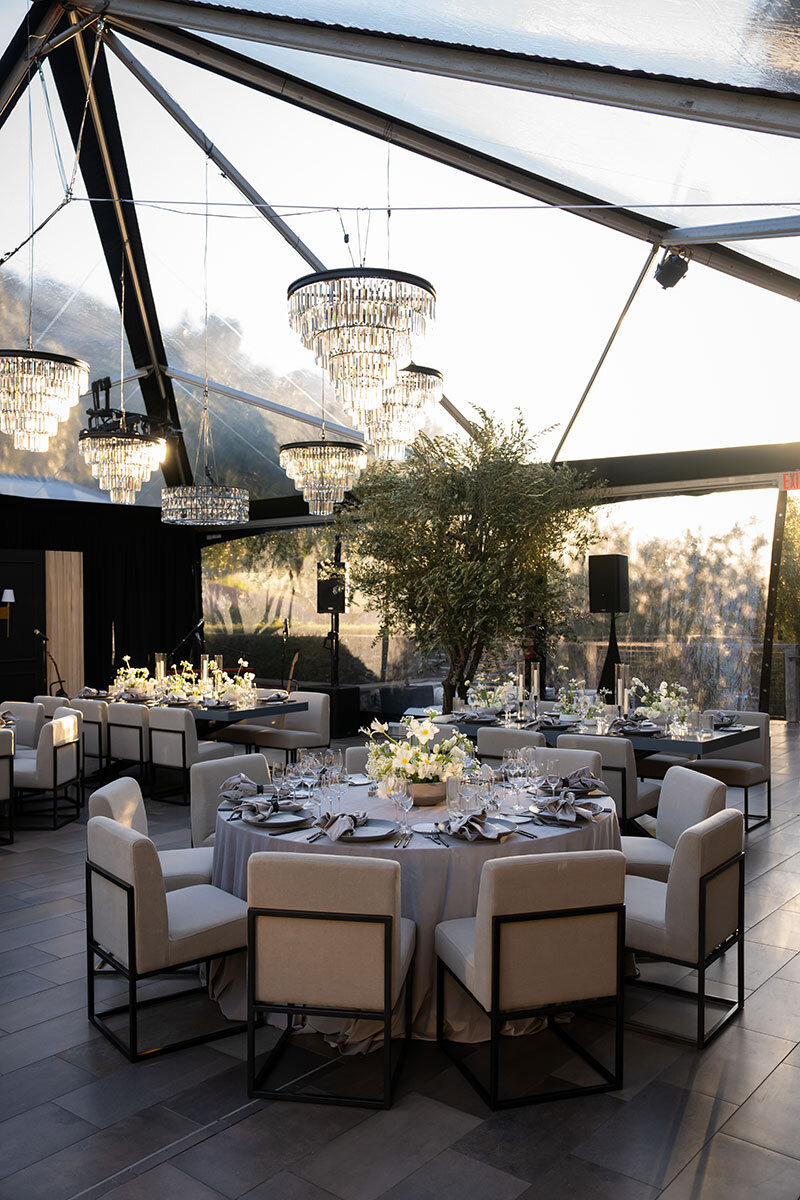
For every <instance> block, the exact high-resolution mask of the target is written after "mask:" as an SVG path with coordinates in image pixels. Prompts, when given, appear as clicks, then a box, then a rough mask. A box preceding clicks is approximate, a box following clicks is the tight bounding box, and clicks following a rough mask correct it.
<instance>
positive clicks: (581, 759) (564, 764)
mask: <svg viewBox="0 0 800 1200" xmlns="http://www.w3.org/2000/svg"><path fill="white" fill-rule="evenodd" d="M533 756H534V761H535V763H536V766H537V768H538V769H539V770H542V769H543V768H544V765H545V762H546V761H547V760H548V759H549V758H554V759H556V760H557V762H558V772H559V774H560V775H570V774H571V773H572V772H573V771H577V770H579V769H580V768H582V767H586V768H588V770H590V771H591V772H592V773H593V774H594V775H596V776H597V778H598V779H599V778H600V776H601V775H602V773H603V760H602V758H601V757H600V755H599V754H598V753H597V751H596V750H561V749H560V748H559V749H558V750H550V749H549V748H545V749H543V750H534V752H533Z"/></svg>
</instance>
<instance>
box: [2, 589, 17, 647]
mask: <svg viewBox="0 0 800 1200" xmlns="http://www.w3.org/2000/svg"><path fill="white" fill-rule="evenodd" d="M15 599H16V597H15V596H14V589H13V588H4V590H3V594H2V596H0V621H5V623H6V637H11V605H12V604H13V603H14V601H15Z"/></svg>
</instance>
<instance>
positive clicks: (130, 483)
mask: <svg viewBox="0 0 800 1200" xmlns="http://www.w3.org/2000/svg"><path fill="white" fill-rule="evenodd" d="M126 249H127V243H125V244H123V247H122V272H121V275H120V306H119V309H120V337H119V408H111V407H110V403H109V392H110V388H111V381H110V380H109V379H104V380H98V381H96V382H95V383H93V384H92V396H93V398H94V407H93V408H90V409H87V411H86V416H87V418H88V420H87V426H86V428H85V429H82V430H81V432H80V435H79V439H78V442H79V446H80V451H81V454H82V455H83V457H84V459H85V460H86V462H87V464H88V465H89V467H90V468H91V471H92V475H93V476H94V478H95V479H96V480H97V482H98V484H99V485H100V487H101V488H102V489H103V491H105V492H109V493H110V496H111V503H112V504H133V503H134V502H135V500H136V493H137V492H138V491H139V489H140V488H141V486H142V484H143V483H146V482H147V481H148V480H149V478H150V476H151V475H152V473H153V471H154V470H156V468H157V467H159V466H160V465H161V463H163V461H164V459H165V458H166V454H167V438H168V437H170V436H171V435H172V430H171V429H170V427H169V425H168V423H167V422H166V421H161V420H158V419H156V418H154V417H149V416H147V415H146V414H145V413H129V412H126V411H125V253H126ZM101 392H102V393H103V398H102V400H101Z"/></svg>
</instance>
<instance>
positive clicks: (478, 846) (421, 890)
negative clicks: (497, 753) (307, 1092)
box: [211, 787, 621, 1050]
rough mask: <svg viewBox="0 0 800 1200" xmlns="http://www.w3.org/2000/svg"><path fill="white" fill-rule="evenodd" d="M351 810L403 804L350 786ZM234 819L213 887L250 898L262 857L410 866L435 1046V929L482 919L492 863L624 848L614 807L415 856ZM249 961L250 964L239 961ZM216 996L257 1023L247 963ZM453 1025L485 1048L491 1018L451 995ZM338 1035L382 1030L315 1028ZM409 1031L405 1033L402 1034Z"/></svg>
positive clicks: (221, 823) (421, 841) (419, 977)
mask: <svg viewBox="0 0 800 1200" xmlns="http://www.w3.org/2000/svg"><path fill="white" fill-rule="evenodd" d="M342 808H343V810H344V811H348V812H355V811H357V810H359V809H362V810H364V809H365V810H367V811H368V813H369V815H370V816H371V817H382V818H385V819H396V815H397V814H396V811H395V809H394V806H393V805H391V804H387V803H386V801H384V800H380V799H379V798H378V797H376V796H370V795H369V789H368V788H367V787H350V788H348V789H347V791H346V792H345V795H344V800H343V804H342ZM229 818H230V813H229V812H219V813H217V823H216V837H215V842H214V866H213V874H212V880H211V882H212V883H213V884H214V886H215V887H219V888H223V889H224V890H225V891H226V892H231V893H232V894H233V895H235V896H240V897H241V898H242V899H246V898H247V861H248V859H249V857H250V855H251V854H254V853H256V852H260V851H269V850H282V851H290V852H291V851H297V852H299V853H303V854H309V853H310V854H362V855H368V856H371V857H375V858H393V859H395V860H396V861H397V862H399V863H400V865H401V867H402V913H403V916H404V917H409V918H410V919H411V920H412V921H414V922H415V924H416V926H417V949H416V957H415V974H414V997H413V1009H414V1022H413V1033H414V1037H416V1038H420V1039H422V1040H425V1041H432V1040H433V1039H434V1038H435V1036H436V1025H435V1018H436V1013H435V999H436V997H435V991H436V988H435V977H436V955H435V951H434V930H435V928H436V926H437V925H438V924H439V922H440V921H450V920H454V919H456V918H459V917H472V916H474V915H475V910H476V907H477V902H478V886H479V883H480V875H481V869H482V868H483V864H484V863H485V862H487V861H488V860H489V859H490V858H497V857H499V856H501V855H507V854H537V853H538V854H542V853H552V852H559V853H560V852H562V851H565V850H569V851H571V850H619V849H620V848H621V842H620V833H619V826H618V824H617V817H616V811H615V810H614V809H613V808H612V810H611V811H610V812H608V813H607V814H606V815H604V816H602V817H600V818H599V819H597V820H595V821H590V822H586V821H580V822H578V824H577V825H576V826H575V827H574V828H567V829H565V828H562V827H556V826H550V825H548V826H543V825H533V824H530V823H528V824H526V825H524V826H523V828H524V829H526V830H528V831H530V832H531V833H535V834H536V840H535V841H534V840H533V839H531V838H528V837H523V836H521V835H516V836H514V837H511V838H509V839H508V840H507V841H503V842H499V843H498V842H484V841H476V842H462V841H459V840H457V839H455V838H449V839H447V840H448V841H449V842H450V847H449V848H446V847H444V846H441V845H439V844H437V843H436V842H434V841H432V840H430V839H429V838H426V837H424V836H423V835H422V834H414V836H413V838H412V839H411V842H410V844H409V845H408V847H407V848H405V849H395V847H394V843H395V841H396V840H397V837H394V838H388V839H387V840H386V841H381V842H362V843H360V844H358V845H355V844H347V843H342V842H335V843H331V842H329V841H328V839H327V838H325V837H323V838H320V839H319V841H316V842H312V843H309V842H308V838H309V837H310V836H311V834H312V833H313V832H316V831H315V830H314V829H311V828H309V829H301V830H298V831H296V832H294V833H285V834H281V835H279V836H273V835H270V833H269V831H268V830H266V829H264V828H260V827H258V826H255V825H249V824H246V823H245V822H243V821H239V820H237V821H233V822H230V820H229ZM446 818H447V810H446V808H445V807H444V806H441V807H435V808H421V809H420V808H415V809H413V810H412V812H411V814H410V823H411V824H412V825H413V824H416V823H418V822H422V821H443V820H446ZM237 957H242V956H237ZM211 990H212V995H213V996H214V997H215V999H217V1000H218V1002H219V1004H220V1007H221V1008H222V1011H223V1012H224V1014H225V1016H226V1017H228V1018H229V1020H235V1021H241V1020H244V1019H245V1018H246V1015H247V1003H246V978H245V965H244V964H243V963H242V962H239V961H236V960H234V959H228V960H224V962H223V964H222V965H221V966H220V968H219V969H217V970H216V971H215V972H214V975H213V978H212V981H211ZM447 1014H448V1025H449V1026H450V1034H449V1036H452V1037H453V1038H454V1039H455V1040H458V1041H464V1042H479V1041H483V1040H485V1039H486V1038H487V1037H488V1019H487V1018H485V1016H484V1015H483V1014H482V1013H481V1012H480V1011H479V1010H478V1009H477V1008H476V1007H475V1006H474V1005H472V1004H470V1002H469V1001H468V1000H467V998H466V997H464V996H460V995H456V993H455V991H452V992H451V991H448V1001H447ZM323 1026H324V1032H326V1034H328V1035H329V1034H330V1033H331V1032H332V1029H334V1028H335V1029H336V1030H337V1031H338V1032H337V1035H336V1040H337V1042H339V1043H340V1044H343V1045H344V1044H348V1045H349V1047H350V1048H351V1049H354V1050H355V1049H359V1048H367V1044H368V1039H369V1037H370V1035H371V1032H372V1029H371V1027H370V1023H368V1022H364V1021H360V1022H349V1023H347V1024H345V1023H344V1022H342V1023H339V1024H338V1025H335V1026H332V1023H331V1022H330V1021H327V1022H324V1023H323V1022H322V1021H319V1020H315V1028H317V1029H323ZM398 1030H399V1026H398Z"/></svg>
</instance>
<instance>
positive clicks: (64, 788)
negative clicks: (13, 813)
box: [14, 738, 83, 830]
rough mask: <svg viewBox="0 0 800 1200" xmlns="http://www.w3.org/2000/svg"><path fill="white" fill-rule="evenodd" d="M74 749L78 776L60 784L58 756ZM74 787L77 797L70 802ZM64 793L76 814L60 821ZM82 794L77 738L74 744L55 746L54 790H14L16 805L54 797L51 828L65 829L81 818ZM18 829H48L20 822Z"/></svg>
mask: <svg viewBox="0 0 800 1200" xmlns="http://www.w3.org/2000/svg"><path fill="white" fill-rule="evenodd" d="M73 747H75V750H76V756H75V757H76V766H77V774H75V775H74V776H73V777H72V779H65V780H64V782H63V783H59V782H58V755H59V753H62V752H63V751H65V750H72V748H73ZM73 785H74V786H75V790H76V796H75V799H74V800H70V799H69V795H68V792H69V789H70V788H71V787H72V786H73ZM62 792H63V800H64V801H65V802H68V804H69V807H70V808H71V807H72V806H73V805H74V807H75V812H74V813H73V814H72V815H71V816H67V817H64V819H63V820H61V821H59V819H58V817H59V812H63V811H64V808H63V807H61V808H60V807H59V793H62ZM82 794H83V785H82V773H81V740H80V738H76V739H75V741H74V742H62V743H61V745H60V746H53V787H52V788H24V787H19V786H15V788H14V803H15V805H16V804H17V801H20V802H21V801H24V800H25V799H26V798H27V799H28V800H29V801H30V800H34V801H35V800H40V799H41V800H46V799H47V797H48V796H49V795H52V801H53V805H52V807H53V824H52V826H51V828H53V829H63V827H64V826H65V825H69V824H70V823H71V822H72V821H77V819H78V817H79V816H80V810H81V807H82V804H81V799H82ZM20 807H21V805H20ZM41 811H42V816H44V810H43V809H42V810H41ZM33 815H34V816H35V815H37V814H33ZM16 828H17V829H18V830H19V829H24V830H37V829H45V828H47V827H46V826H45V825H43V824H42V823H41V822H37V823H36V824H33V825H31V824H23V823H21V822H20V821H17V822H16Z"/></svg>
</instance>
